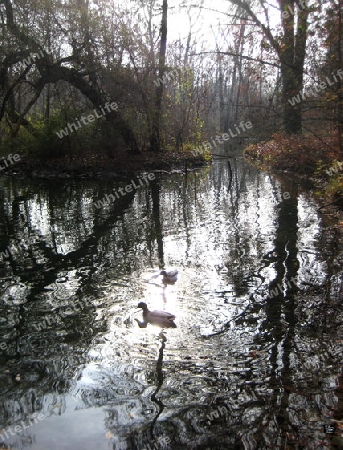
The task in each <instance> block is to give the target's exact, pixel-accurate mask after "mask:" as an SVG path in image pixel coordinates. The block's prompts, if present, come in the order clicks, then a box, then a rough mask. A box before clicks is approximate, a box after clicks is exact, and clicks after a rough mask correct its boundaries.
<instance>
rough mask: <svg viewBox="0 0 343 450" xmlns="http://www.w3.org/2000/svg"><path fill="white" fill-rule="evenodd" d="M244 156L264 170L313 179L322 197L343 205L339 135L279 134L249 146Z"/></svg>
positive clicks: (342, 172)
mask: <svg viewBox="0 0 343 450" xmlns="http://www.w3.org/2000/svg"><path fill="white" fill-rule="evenodd" d="M244 156H245V157H246V158H247V159H249V160H250V161H252V162H254V164H256V165H257V166H259V167H260V168H261V169H264V170H270V171H272V172H277V171H282V172H291V173H294V174H297V175H299V176H301V177H306V178H307V179H311V180H312V181H313V182H314V183H315V185H316V186H317V188H318V192H319V193H320V194H321V195H322V196H324V197H325V198H326V199H327V200H328V201H334V202H336V203H337V204H338V205H339V206H340V207H341V208H343V161H342V158H341V159H340V153H339V146H338V140H337V138H334V137H332V138H326V139H319V138H315V137H313V136H303V135H293V136H289V135H285V134H282V133H278V134H275V135H273V139H272V140H271V141H268V142H260V143H258V144H253V145H250V146H249V147H247V148H246V149H245V151H244Z"/></svg>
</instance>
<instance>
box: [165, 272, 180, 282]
mask: <svg viewBox="0 0 343 450" xmlns="http://www.w3.org/2000/svg"><path fill="white" fill-rule="evenodd" d="M178 274H179V272H178V271H177V270H161V272H160V275H162V276H163V279H162V282H163V283H164V284H174V283H175V282H176V281H177V276H178Z"/></svg>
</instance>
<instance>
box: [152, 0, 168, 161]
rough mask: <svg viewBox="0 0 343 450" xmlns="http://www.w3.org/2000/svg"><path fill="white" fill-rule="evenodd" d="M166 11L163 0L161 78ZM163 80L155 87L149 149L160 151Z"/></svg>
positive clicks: (164, 56) (160, 73) (164, 57)
mask: <svg viewBox="0 0 343 450" xmlns="http://www.w3.org/2000/svg"><path fill="white" fill-rule="evenodd" d="M167 13H168V2H167V0H163V6H162V22H161V42H160V52H159V61H158V76H159V78H160V79H161V80H162V79H163V75H164V72H165V68H166V49H167ZM162 97H163V82H162V83H161V82H160V83H159V85H158V86H157V88H156V97H155V109H154V113H153V121H152V131H151V137H150V149H151V150H152V151H153V152H155V153H158V152H161V151H162V148H161V114H162Z"/></svg>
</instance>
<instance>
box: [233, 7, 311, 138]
mask: <svg viewBox="0 0 343 450" xmlns="http://www.w3.org/2000/svg"><path fill="white" fill-rule="evenodd" d="M231 2H232V3H233V4H235V5H237V6H239V7H240V8H242V9H243V10H244V11H245V12H246V13H247V15H248V16H249V17H250V18H251V19H252V20H253V21H254V22H255V23H256V25H258V27H259V28H260V29H261V30H262V32H263V34H264V36H265V37H266V39H267V41H268V42H269V44H270V45H271V46H272V48H273V49H274V50H275V52H276V53H277V55H278V57H279V59H280V63H281V79H282V109H283V114H282V117H283V128H284V130H285V132H286V133H289V134H298V133H301V117H302V111H301V103H299V104H298V103H297V102H295V104H293V105H291V103H290V102H289V100H292V98H293V97H294V96H295V95H298V94H300V92H301V91H302V88H303V68H304V60H305V49H306V38H307V28H308V23H307V17H308V14H309V9H308V7H307V6H306V2H305V1H299V0H278V3H279V6H280V14H281V25H282V30H283V34H282V35H281V36H280V37H279V36H277V37H274V36H273V34H272V32H271V30H270V28H269V26H268V25H265V24H264V23H262V22H261V20H260V19H259V18H258V17H257V15H256V14H255V13H254V12H253V11H252V9H251V8H250V5H249V4H248V3H247V2H245V1H244V0H231ZM261 5H262V6H263V7H265V2H264V1H263V0H261ZM296 5H297V6H296ZM265 13H267V10H266V9H265ZM295 24H296V25H297V26H296V29H295Z"/></svg>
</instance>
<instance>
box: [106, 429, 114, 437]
mask: <svg viewBox="0 0 343 450" xmlns="http://www.w3.org/2000/svg"><path fill="white" fill-rule="evenodd" d="M113 437H114V434H112V433H111V432H110V431H107V433H106V438H107V439H111V438H113Z"/></svg>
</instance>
